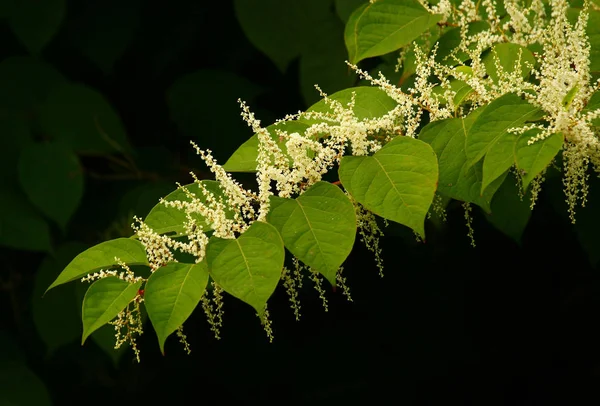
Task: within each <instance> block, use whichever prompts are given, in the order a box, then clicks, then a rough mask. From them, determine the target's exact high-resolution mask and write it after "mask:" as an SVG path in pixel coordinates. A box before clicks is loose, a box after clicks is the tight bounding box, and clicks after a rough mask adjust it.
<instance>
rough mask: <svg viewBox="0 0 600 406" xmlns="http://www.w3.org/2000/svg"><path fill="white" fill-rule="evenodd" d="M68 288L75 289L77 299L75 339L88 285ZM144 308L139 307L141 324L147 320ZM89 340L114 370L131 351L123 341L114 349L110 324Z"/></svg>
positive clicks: (78, 334)
mask: <svg viewBox="0 0 600 406" xmlns="http://www.w3.org/2000/svg"><path fill="white" fill-rule="evenodd" d="M68 286H74V287H75V294H76V297H77V311H78V314H77V325H78V327H79V329H78V332H77V337H78V338H79V337H80V336H81V315H82V309H83V299H84V298H85V294H86V293H87V290H88V288H89V287H90V285H89V284H88V283H77V284H72V285H68ZM144 310H145V308H144V306H141V307H140V311H141V315H142V322H144V321H145V320H146V318H147V314H146V312H145V311H144ZM90 338H91V339H92V342H93V343H94V344H95V345H96V346H97V347H98V348H99V349H100V350H101V351H102V352H103V353H104V354H105V355H106V356H107V357H108V358H109V359H110V361H111V362H112V365H113V367H114V368H115V369H116V368H118V367H119V363H120V361H121V359H122V358H123V356H124V355H125V353H126V352H127V351H131V346H130V344H129V342H127V341H125V342H124V343H123V344H121V346H120V347H119V348H115V343H116V337H115V327H114V326H111V325H110V324H105V325H103V326H102V327H100V328H99V329H98V330H96V331H94V332H93V333H92V334H91V335H90Z"/></svg>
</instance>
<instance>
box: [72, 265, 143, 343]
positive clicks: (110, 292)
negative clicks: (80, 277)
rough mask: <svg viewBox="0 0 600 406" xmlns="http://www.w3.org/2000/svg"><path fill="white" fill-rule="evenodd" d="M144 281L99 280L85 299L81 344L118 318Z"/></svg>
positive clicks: (89, 290)
mask: <svg viewBox="0 0 600 406" xmlns="http://www.w3.org/2000/svg"><path fill="white" fill-rule="evenodd" d="M140 286H142V281H139V282H136V283H129V282H126V281H124V280H122V279H119V278H117V277H116V276H107V277H105V278H102V279H99V280H97V281H96V282H94V283H92V285H91V286H90V287H89V289H88V290H87V292H86V294H85V297H84V298H83V307H82V313H81V320H82V321H83V335H82V337H81V344H82V345H83V343H84V342H85V340H86V339H87V338H88V337H89V335H90V334H92V333H93V332H94V331H96V330H97V329H99V328H100V327H102V326H103V325H105V324H106V323H108V322H109V321H111V320H112V319H114V318H115V317H117V314H119V313H120V312H121V311H122V310H123V309H124V308H125V307H127V305H128V304H129V302H131V301H132V300H133V299H134V298H135V297H136V295H137V293H138V290H139V288H140Z"/></svg>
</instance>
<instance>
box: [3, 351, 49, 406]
mask: <svg viewBox="0 0 600 406" xmlns="http://www.w3.org/2000/svg"><path fill="white" fill-rule="evenodd" d="M4 351H6V350H5V349H3V352H4ZM0 405H2V406H26V405H27V406H28V405H35V406H51V405H52V400H51V398H50V394H49V393H48V390H47V389H46V386H45V385H44V382H43V381H42V380H41V379H40V378H39V377H38V376H37V375H36V374H34V373H33V372H32V371H31V370H30V369H29V368H28V367H27V365H26V364H25V362H24V361H23V362H18V361H9V362H0Z"/></svg>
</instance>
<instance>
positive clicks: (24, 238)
mask: <svg viewBox="0 0 600 406" xmlns="http://www.w3.org/2000/svg"><path fill="white" fill-rule="evenodd" d="M0 245H4V246H7V247H11V248H15V249H20V250H28V251H45V252H50V251H51V250H52V247H51V241H50V228H49V227H48V223H47V222H46V220H45V219H44V218H43V217H42V216H41V215H40V213H39V212H38V211H37V209H36V208H35V207H33V205H32V204H31V203H30V202H29V201H28V200H27V197H26V196H24V195H22V194H21V193H20V192H18V191H14V190H11V189H8V188H3V189H0Z"/></svg>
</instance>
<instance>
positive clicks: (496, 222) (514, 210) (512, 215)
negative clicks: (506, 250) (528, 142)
mask: <svg viewBox="0 0 600 406" xmlns="http://www.w3.org/2000/svg"><path fill="white" fill-rule="evenodd" d="M517 182H518V180H517V179H515V177H514V176H507V177H506V179H505V181H504V182H503V183H502V185H501V186H500V188H499V189H498V191H497V192H496V193H495V194H494V199H493V200H492V212H491V214H486V219H487V220H488V221H489V222H490V223H491V224H492V225H493V226H494V227H496V228H497V229H498V230H500V231H501V232H503V233H504V234H506V235H507V236H509V237H510V238H512V239H513V240H514V241H515V242H516V243H517V244H521V238H522V237H523V232H524V231H525V228H526V227H527V223H528V222H529V218H530V217H531V208H530V204H529V201H530V196H524V197H523V198H522V199H521V198H520V197H519V188H518V187H517Z"/></svg>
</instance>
